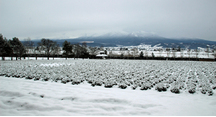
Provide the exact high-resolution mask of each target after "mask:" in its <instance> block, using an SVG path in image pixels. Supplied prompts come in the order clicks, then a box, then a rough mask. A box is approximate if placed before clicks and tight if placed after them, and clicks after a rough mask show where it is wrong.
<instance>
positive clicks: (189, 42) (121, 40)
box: [33, 33, 216, 49]
mask: <svg viewBox="0 0 216 117" xmlns="http://www.w3.org/2000/svg"><path fill="white" fill-rule="evenodd" d="M53 40H54V41H57V43H58V44H59V45H60V46H62V44H63V43H64V41H65V40H67V41H68V42H70V43H72V44H76V43H82V42H87V45H88V46H99V47H100V46H104V47H117V46H118V45H122V46H137V45H140V44H147V45H152V46H154V45H157V44H160V46H162V47H164V48H167V47H170V48H173V47H174V48H176V47H178V46H180V47H181V48H190V49H196V48H197V47H202V48H206V46H207V45H209V47H210V48H216V41H208V40H204V39H190V38H179V39H172V38H164V37H160V36H155V35H142V34H134V33H128V34H119V33H115V34H113V33H108V34H105V35H102V36H88V37H79V38H75V39H53ZM33 41H34V42H35V44H37V43H38V42H39V41H40V40H33Z"/></svg>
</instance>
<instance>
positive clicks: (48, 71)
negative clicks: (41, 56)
mask: <svg viewBox="0 0 216 117" xmlns="http://www.w3.org/2000/svg"><path fill="white" fill-rule="evenodd" d="M0 63H1V66H0V69H1V70H0V75H1V76H0V112H1V113H0V115H18V116H24V115H35V116H37V115H41V116H43V115H51V116H55V115H60V116H64V115H68V116H75V115H85V116H88V115H122V116H124V115H143V116H145V115H148V116H151V115H155V116H160V115H166V116H168V115H173V116H178V115H188V116H190V115H194V116H198V115H203V116H208V115H211V116H215V115H216V111H215V108H216V95H215V93H216V90H215V86H216V63H215V62H194V61H154V60H148V61H147V60H73V59H71V60H61V59H59V60H49V61H48V60H40V61H36V60H25V61H0Z"/></svg>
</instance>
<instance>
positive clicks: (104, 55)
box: [96, 51, 107, 59]
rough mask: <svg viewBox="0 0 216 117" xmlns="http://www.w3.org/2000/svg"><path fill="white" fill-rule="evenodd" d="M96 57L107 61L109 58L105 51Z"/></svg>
mask: <svg viewBox="0 0 216 117" xmlns="http://www.w3.org/2000/svg"><path fill="white" fill-rule="evenodd" d="M96 57H99V58H102V59H105V57H107V55H106V54H105V52H104V51H100V52H99V54H98V55H96Z"/></svg>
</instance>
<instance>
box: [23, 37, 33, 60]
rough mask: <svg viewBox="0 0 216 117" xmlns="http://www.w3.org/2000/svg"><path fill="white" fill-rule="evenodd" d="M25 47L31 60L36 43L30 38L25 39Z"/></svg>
mask: <svg viewBox="0 0 216 117" xmlns="http://www.w3.org/2000/svg"><path fill="white" fill-rule="evenodd" d="M23 45H24V46H25V49H26V54H27V55H28V59H29V54H31V53H33V50H34V42H33V41H31V38H30V37H28V38H27V39H24V43H23Z"/></svg>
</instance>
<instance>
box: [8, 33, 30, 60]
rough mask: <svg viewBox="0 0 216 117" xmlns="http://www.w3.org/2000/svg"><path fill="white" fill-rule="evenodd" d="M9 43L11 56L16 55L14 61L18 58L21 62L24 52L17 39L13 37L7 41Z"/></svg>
mask: <svg viewBox="0 0 216 117" xmlns="http://www.w3.org/2000/svg"><path fill="white" fill-rule="evenodd" d="M9 43H10V44H11V46H12V49H13V54H15V55H16V60H17V58H18V57H20V60H21V57H22V55H23V54H25V52H26V50H25V47H24V46H23V44H22V43H21V42H20V41H19V39H18V38H17V37H14V38H13V39H12V40H9Z"/></svg>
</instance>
